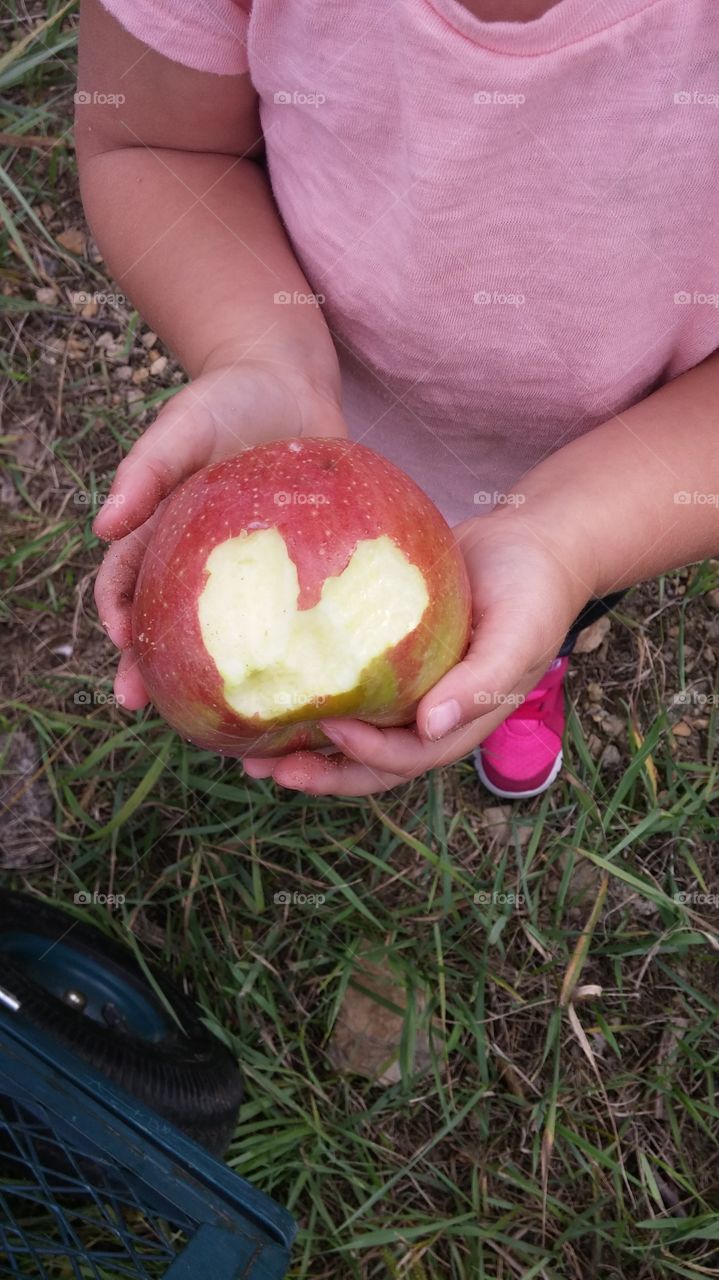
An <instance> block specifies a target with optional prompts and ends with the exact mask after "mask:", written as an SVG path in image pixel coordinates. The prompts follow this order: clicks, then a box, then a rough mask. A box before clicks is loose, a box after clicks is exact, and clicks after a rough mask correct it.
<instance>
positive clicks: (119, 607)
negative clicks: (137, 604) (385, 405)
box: [93, 360, 346, 710]
mask: <svg viewBox="0 0 719 1280" xmlns="http://www.w3.org/2000/svg"><path fill="white" fill-rule="evenodd" d="M298 435H308V436H344V435H346V428H345V426H344V422H343V419H342V415H341V413H340V409H339V406H338V404H336V403H335V402H334V401H333V400H332V399H330V398H328V397H327V396H326V395H325V394H323V393H322V392H320V391H318V390H317V389H316V388H315V387H314V386H312V385H311V384H310V382H309V381H308V380H306V379H304V378H303V377H302V376H301V375H299V374H297V373H295V372H294V371H289V372H288V371H287V370H286V369H284V368H282V369H281V372H280V371H278V367H277V366H275V365H274V364H272V363H271V362H269V361H257V362H256V363H253V362H251V361H248V360H243V361H241V362H234V363H228V364H226V365H223V364H221V363H218V364H217V366H216V367H213V368H211V369H206V370H205V371H204V372H203V373H201V374H200V376H199V377H198V378H195V380H194V381H193V382H191V383H190V384H189V385H188V386H187V387H185V388H184V389H183V390H182V391H180V392H179V393H178V394H177V395H176V396H175V397H173V399H172V400H171V401H170V402H169V404H168V405H167V407H166V408H165V409H163V410H162V412H161V413H160V414H159V416H158V417H157V419H156V420H155V422H153V424H152V426H151V427H149V428H148V430H147V431H146V432H145V433H144V435H142V436H141V437H140V439H139V440H138V441H137V443H136V444H135V445H133V447H132V449H131V450H130V452H129V453H128V455H127V457H126V458H124V459H123V461H122V462H121V463H120V466H119V467H118V469H117V473H116V475H115V479H114V481H113V484H112V488H111V489H110V493H109V495H108V498H107V500H106V502H105V503H104V505H103V507H102V510H101V511H100V513H99V515H98V516H97V518H96V520H95V522H94V525H93V529H94V531H95V533H96V534H97V535H98V536H99V537H101V538H104V539H107V540H109V541H111V542H112V546H111V547H110V548H109V550H108V551H107V553H106V555H105V559H104V561H103V563H102V566H101V568H100V571H99V573H98V576H97V580H96V583H95V602H96V604H97V609H98V613H99V615H100V620H101V622H102V624H103V626H104V627H105V629H106V631H107V633H108V635H109V636H110V639H111V640H112V641H113V643H114V644H115V645H117V647H118V649H121V650H122V655H121V658H120V665H119V668H118V672H117V677H116V679H115V693H116V696H117V698H118V701H119V702H120V703H121V705H123V706H125V707H127V708H128V709H129V710H135V709H137V708H138V707H142V706H144V704H145V703H146V702H147V692H146V690H145V687H144V685H143V683H142V680H141V678H140V674H139V671H138V670H137V667H136V664H135V656H134V653H133V650H132V628H131V614H132V600H133V595H134V590H135V583H136V580H137V575H138V572H139V569H140V565H141V563H142V558H143V556H144V554H145V548H146V546H147V542H148V539H149V535H150V533H151V531H152V527H153V524H154V522H155V519H156V516H157V508H158V505H159V504H160V503H161V502H162V500H163V499H164V498H166V497H167V495H168V494H169V493H171V492H172V490H173V489H174V488H175V487H176V486H177V485H178V484H179V483H180V481H182V480H184V479H186V477H187V476H190V475H192V474H193V473H194V472H195V471H198V470H199V469H200V468H201V467H204V466H207V465H208V464H209V463H211V462H219V461H221V460H222V459H223V458H229V457H232V456H233V455H234V454H237V453H241V452H242V450H243V449H245V448H248V447H249V446H251V445H255V444H260V443H262V442H263V441H265V440H276V439H282V438H286V437H289V436H298Z"/></svg>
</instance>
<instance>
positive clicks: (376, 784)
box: [244, 751, 407, 796]
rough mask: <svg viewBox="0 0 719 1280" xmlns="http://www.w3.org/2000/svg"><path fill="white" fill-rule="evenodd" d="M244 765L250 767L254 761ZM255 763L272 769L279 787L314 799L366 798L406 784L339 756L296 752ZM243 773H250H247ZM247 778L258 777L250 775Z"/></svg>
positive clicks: (392, 775)
mask: <svg viewBox="0 0 719 1280" xmlns="http://www.w3.org/2000/svg"><path fill="white" fill-rule="evenodd" d="M244 763H245V766H247V765H248V764H253V765H254V764H255V759H254V758H253V760H252V761H249V760H245V762H244ZM257 763H258V764H260V763H261V764H262V765H265V764H271V765H272V772H271V776H272V777H273V778H274V780H275V782H276V783H277V784H278V785H279V786H281V787H287V788H288V789H289V790H292V791H304V792H306V793H307V794H308V795H316V796H319V795H333V796H368V795H372V794H376V793H378V792H381V791H389V790H391V788H392V787H399V786H403V785H404V784H405V783H406V781H407V779H406V778H400V777H398V776H397V775H396V774H393V773H386V772H377V771H376V770H374V769H368V768H367V767H366V766H365V765H362V764H357V763H355V762H354V761H352V760H347V759H346V758H345V757H343V756H323V755H319V754H316V753H315V752H313V751H296V752H294V753H293V754H292V755H289V756H281V757H280V758H279V759H275V760H271V761H270V760H262V761H261V762H260V761H259V760H257ZM247 772H248V773H250V769H248V770H247ZM251 776H252V777H257V776H258V775H257V774H256V773H254V772H253V773H251ZM264 776H269V775H266V774H265V775H264Z"/></svg>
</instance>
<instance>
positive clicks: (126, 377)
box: [112, 364, 132, 382]
mask: <svg viewBox="0 0 719 1280" xmlns="http://www.w3.org/2000/svg"><path fill="white" fill-rule="evenodd" d="M112 376H113V378H116V379H117V381H118V382H129V381H130V379H131V378H132V365H131V364H121V365H118V367H117V369H113V372H112Z"/></svg>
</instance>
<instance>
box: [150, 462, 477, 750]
mask: <svg viewBox="0 0 719 1280" xmlns="http://www.w3.org/2000/svg"><path fill="white" fill-rule="evenodd" d="M469 629H470V594H469V583H468V580H467V574H466V570H465V566H464V560H463V558H462V555H461V553H460V551H459V548H458V545H457V543H456V541H455V539H454V536H453V534H452V532H451V530H450V529H449V526H448V525H447V524H446V523H445V521H444V519H443V517H442V516H441V515H440V513H439V511H438V510H437V508H436V507H435V506H434V505H433V503H432V502H430V500H429V498H428V497H427V496H426V495H425V494H424V493H423V492H422V490H421V489H419V488H418V487H417V485H416V484H414V482H413V481H412V480H410V479H409V477H408V476H406V475H405V474H404V473H403V472H402V471H400V470H399V469H398V468H397V467H395V466H394V465H393V464H392V463H390V462H388V461H387V459H386V458H382V457H380V456H379V455H378V454H376V453H373V452H372V451H371V450H369V449H366V448H365V447H364V446H363V445H359V444H354V443H352V442H351V441H348V440H328V439H307V440H304V439H303V440H281V441H277V442H275V443H271V444H263V445H258V446H257V447H256V448H254V449H248V450H247V451H246V452H245V453H241V454H239V455H238V456H237V457H235V458H230V459H229V460H228V461H226V462H218V463H216V464H215V465H214V466H210V467H205V468H204V470H202V471H198V472H197V473H196V474H195V475H193V476H191V477H190V479H189V480H186V481H185V483H184V484H182V485H180V486H179V488H177V489H176V490H175V492H174V493H173V494H172V496H171V497H170V498H169V499H168V500H167V502H166V503H165V506H164V509H163V510H162V513H161V515H160V518H159V521H158V523H157V526H156V528H155V531H154V533H153V536H152V539H151V541H150V544H149V547H148V549H147V553H146V555H145V559H144V561H143V565H142V569H141V572H140V577H139V580H138V584H137V592H136V596H135V604H134V610H133V634H134V646H135V650H136V653H137V657H138V661H139V667H140V672H141V674H142V678H143V680H144V682H145V685H146V686H147V690H148V693H149V695H150V697H151V699H152V701H153V703H154V704H155V706H156V707H157V709H158V711H159V712H160V714H161V715H163V716H164V717H165V719H166V720H168V721H169V723H170V724H171V725H172V726H173V727H174V728H175V729H177V731H178V733H181V734H182V735H183V737H185V738H188V739H189V740H190V741H192V742H195V743H197V744H198V746H201V747H205V748H207V749H208V750H211V751H218V752H221V753H222V754H224V755H228V756H245V755H250V754H254V755H283V754H285V752H287V751H294V750H299V749H301V748H306V747H317V746H322V745H327V741H328V740H327V738H326V737H325V735H324V734H323V733H322V730H321V729H320V727H319V725H318V724H317V723H316V722H317V720H319V719H320V718H321V717H324V718H327V717H330V716H357V717H359V718H360V719H362V720H367V721H369V722H371V723H372V724H377V725H398V724H409V723H411V722H412V720H413V718H414V712H415V709H416V707H417V703H418V701H419V699H420V698H421V697H422V696H423V694H425V693H426V692H427V690H428V689H431V688H432V686H433V685H434V684H436V683H437V681H438V680H439V678H440V676H442V675H444V673H445V671H448V670H449V668H450V667H452V666H454V664H455V663H456V662H457V661H458V660H459V659H460V658H461V657H462V655H463V653H464V651H465V649H466V646H467V641H468V637H469Z"/></svg>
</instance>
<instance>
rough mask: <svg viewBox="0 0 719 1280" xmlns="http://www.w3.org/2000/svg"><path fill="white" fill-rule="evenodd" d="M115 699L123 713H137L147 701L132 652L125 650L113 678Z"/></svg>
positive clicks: (145, 690) (145, 691)
mask: <svg viewBox="0 0 719 1280" xmlns="http://www.w3.org/2000/svg"><path fill="white" fill-rule="evenodd" d="M115 697H116V698H117V702H118V705H119V706H121V707H122V708H123V709H124V710H125V711H139V709H140V707H144V706H145V704H146V703H147V702H148V701H149V699H148V695H147V689H146V688H145V686H144V684H143V683H142V676H141V675H140V671H139V668H138V666H137V659H136V657H135V653H134V650H132V649H125V651H124V653H122V654H120V661H119V663H118V667H117V674H116V676H115Z"/></svg>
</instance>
